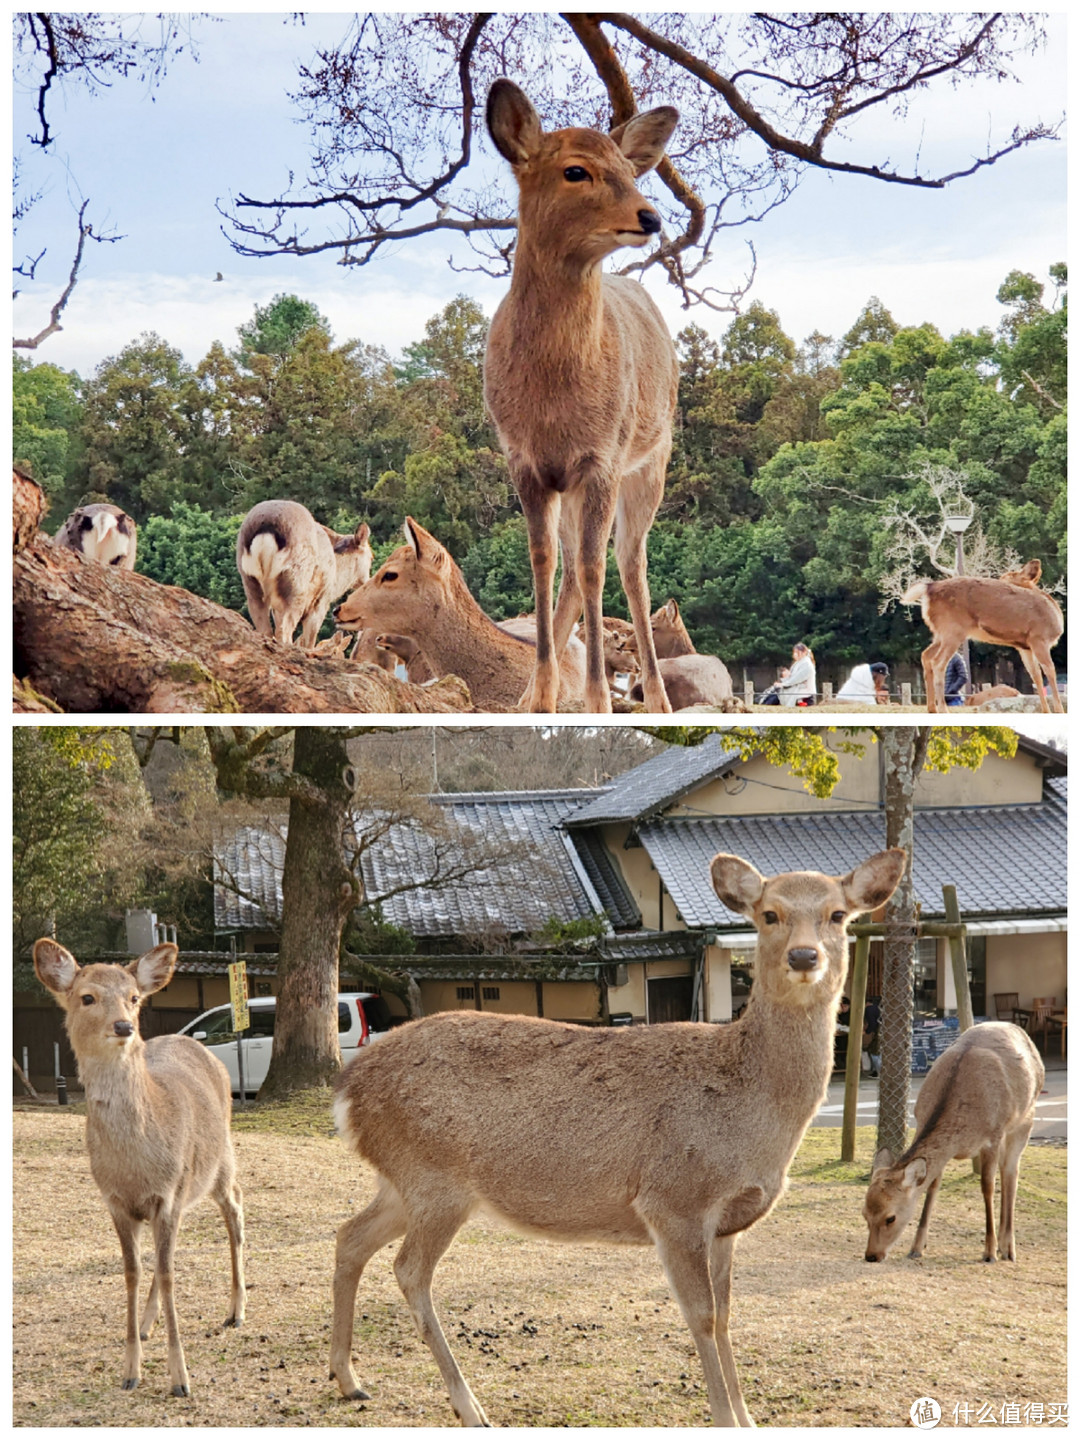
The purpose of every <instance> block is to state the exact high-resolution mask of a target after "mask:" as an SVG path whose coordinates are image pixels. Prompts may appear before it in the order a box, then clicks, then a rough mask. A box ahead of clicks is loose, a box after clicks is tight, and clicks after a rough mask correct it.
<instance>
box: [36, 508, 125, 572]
mask: <svg viewBox="0 0 1080 1440" xmlns="http://www.w3.org/2000/svg"><path fill="white" fill-rule="evenodd" d="M56 543H57V545H63V546H64V547H65V549H68V550H77V551H78V552H79V554H80V555H82V556H84V557H85V558H86V559H87V560H97V561H98V562H99V564H101V565H115V566H116V568H117V569H118V570H134V569H135V547H136V544H137V543H138V530H137V527H136V525H135V521H134V520H132V518H131V516H130V515H128V514H126V513H125V512H124V511H123V510H121V509H120V507H119V505H104V504H99V505H80V506H79V508H78V510H73V511H72V512H71V514H70V515H69V516H68V518H67V519H66V520H65V521H64V523H63V525H61V527H60V529H59V530H58V531H57V532H56Z"/></svg>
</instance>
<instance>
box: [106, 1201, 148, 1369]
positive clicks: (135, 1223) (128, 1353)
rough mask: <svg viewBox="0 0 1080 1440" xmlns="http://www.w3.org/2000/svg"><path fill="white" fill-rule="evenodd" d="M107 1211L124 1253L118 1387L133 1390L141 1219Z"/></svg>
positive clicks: (138, 1354)
mask: <svg viewBox="0 0 1080 1440" xmlns="http://www.w3.org/2000/svg"><path fill="white" fill-rule="evenodd" d="M110 1214H111V1215H112V1221H113V1224H114V1225H115V1226H116V1233H117V1236H118V1237H119V1239H120V1251H121V1254H122V1255H123V1257H124V1285H125V1288H126V1290H127V1311H126V1315H127V1324H126V1329H125V1334H124V1378H123V1379H122V1380H121V1382H120V1388H121V1390H134V1389H135V1388H136V1386H137V1385H138V1383H139V1381H140V1379H141V1378H142V1345H141V1343H140V1341H139V1282H140V1280H141V1279H142V1262H141V1260H140V1257H139V1237H140V1236H141V1234H142V1221H141V1220H136V1219H134V1217H133V1216H131V1215H128V1214H127V1213H126V1212H125V1211H123V1210H112V1209H111V1208H110Z"/></svg>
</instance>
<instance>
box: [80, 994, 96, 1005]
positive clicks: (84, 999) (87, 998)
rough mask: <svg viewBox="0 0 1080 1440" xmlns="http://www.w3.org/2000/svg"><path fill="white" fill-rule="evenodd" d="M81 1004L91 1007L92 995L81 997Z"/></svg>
mask: <svg viewBox="0 0 1080 1440" xmlns="http://www.w3.org/2000/svg"><path fill="white" fill-rule="evenodd" d="M82 1003H83V1004H84V1005H93V1003H94V997H93V995H84V996H83V997H82Z"/></svg>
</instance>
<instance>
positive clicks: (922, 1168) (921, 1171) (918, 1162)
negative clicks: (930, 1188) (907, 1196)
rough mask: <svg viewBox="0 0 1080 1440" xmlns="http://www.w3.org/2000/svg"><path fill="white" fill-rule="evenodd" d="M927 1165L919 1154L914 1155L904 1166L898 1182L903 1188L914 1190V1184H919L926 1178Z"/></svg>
mask: <svg viewBox="0 0 1080 1440" xmlns="http://www.w3.org/2000/svg"><path fill="white" fill-rule="evenodd" d="M926 1170H927V1165H926V1161H925V1160H924V1159H923V1157H922V1156H921V1155H916V1157H915V1159H914V1160H912V1161H911V1163H910V1164H908V1165H905V1166H904V1175H903V1178H902V1180H901V1181H900V1184H901V1185H902V1186H903V1188H904V1189H905V1190H914V1189H915V1187H916V1185H921V1184H922V1183H923V1181H924V1180H925V1179H926Z"/></svg>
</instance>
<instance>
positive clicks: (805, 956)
mask: <svg viewBox="0 0 1080 1440" xmlns="http://www.w3.org/2000/svg"><path fill="white" fill-rule="evenodd" d="M787 961H788V964H789V965H790V966H791V968H792V970H814V969H816V968H817V963H818V952H817V951H816V950H813V949H811V948H809V947H807V948H806V949H801V948H797V949H795V950H789V951H788V952H787Z"/></svg>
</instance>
